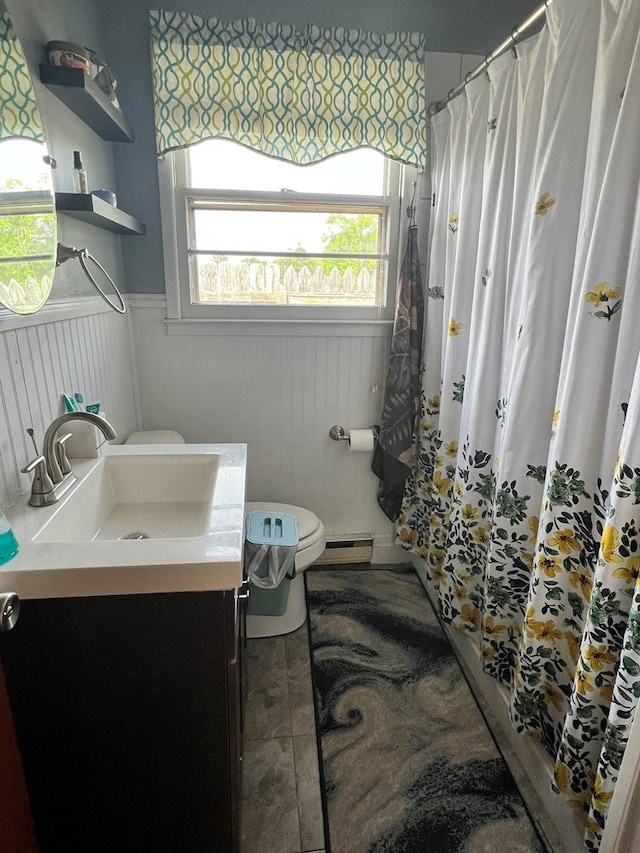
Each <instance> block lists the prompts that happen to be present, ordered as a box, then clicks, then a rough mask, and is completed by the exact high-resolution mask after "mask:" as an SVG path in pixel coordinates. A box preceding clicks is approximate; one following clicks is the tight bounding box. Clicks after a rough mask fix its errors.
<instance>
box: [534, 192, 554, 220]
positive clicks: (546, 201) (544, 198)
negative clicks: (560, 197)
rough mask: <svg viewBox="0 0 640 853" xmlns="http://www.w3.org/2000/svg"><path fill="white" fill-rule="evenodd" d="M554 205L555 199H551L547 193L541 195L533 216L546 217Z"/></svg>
mask: <svg viewBox="0 0 640 853" xmlns="http://www.w3.org/2000/svg"><path fill="white" fill-rule="evenodd" d="M555 203H556V200H555V198H551V196H550V195H549V193H542V195H541V196H540V198H539V199H538V201H537V202H536V207H535V215H536V216H546V215H547V213H548V212H549V211H550V210H551V208H552V207H553V205H554V204H555Z"/></svg>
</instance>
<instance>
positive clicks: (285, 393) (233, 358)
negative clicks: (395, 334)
mask: <svg viewBox="0 0 640 853" xmlns="http://www.w3.org/2000/svg"><path fill="white" fill-rule="evenodd" d="M131 315H132V322H133V333H134V340H135V350H136V364H137V371H138V382H139V400H140V411H141V421H142V424H143V428H144V429H174V430H177V431H178V432H180V433H181V434H182V435H183V436H184V437H185V439H186V441H189V442H219V441H222V442H226V441H231V442H234V441H235V442H243V443H246V444H247V445H248V448H249V454H248V458H249V463H248V477H247V499H248V500H251V501H259V500H274V501H281V502H284V503H292V504H297V505H299V506H304V507H307V508H308V509H311V510H313V511H314V512H315V513H316V514H317V515H318V516H319V517H320V518H321V519H322V520H323V522H324V524H325V527H326V528H327V532H328V534H329V535H332V534H354V533H363V532H368V533H372V534H374V535H376V534H378V535H379V534H387V535H388V534H390V532H391V531H392V529H393V528H392V525H391V523H390V522H389V520H388V519H387V518H386V516H385V515H384V514H383V513H382V511H381V510H380V508H379V507H378V504H377V502H376V489H377V483H378V481H377V479H376V477H375V476H374V475H373V474H372V472H371V469H370V464H371V454H369V453H350V452H349V448H348V446H347V443H346V442H344V441H341V442H336V441H332V440H331V439H330V438H329V429H330V427H331V426H333V425H334V424H341V425H342V426H344V427H345V429H349V428H361V427H367V426H369V425H371V424H373V423H378V422H379V419H380V409H381V399H382V390H383V387H384V377H385V375H386V361H387V353H388V349H389V337H388V336H380V335H377V336H374V335H372V336H368V337H366V336H365V337H363V336H357V337H356V336H349V335H348V333H347V332H345V335H344V336H341V337H335V336H334V337H325V336H322V335H320V334H309V335H306V336H286V335H284V334H282V335H280V336H278V335H266V334H262V335H261V334H260V333H259V331H258V332H257V333H256V334H255V336H242V337H240V336H238V337H234V336H233V335H230V334H221V335H216V334H208V335H169V334H168V333H167V329H166V326H165V324H164V316H165V310H164V308H163V307H162V308H160V307H152V303H151V302H150V304H149V305H146V306H145V305H142V304H140V305H138V306H137V307H136V306H135V303H134V307H132V311H131Z"/></svg>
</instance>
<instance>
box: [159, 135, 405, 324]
mask: <svg viewBox="0 0 640 853" xmlns="http://www.w3.org/2000/svg"><path fill="white" fill-rule="evenodd" d="M407 171H408V169H407V167H402V166H400V165H399V164H397V163H396V162H394V161H392V160H390V159H389V158H386V157H385V156H384V155H383V154H381V153H380V152H377V151H373V150H370V149H365V148H361V149H356V150H353V151H349V152H346V153H343V154H339V155H336V156H334V157H330V158H328V159H325V160H322V161H320V162H318V163H314V164H310V165H304V166H299V165H295V164H292V163H289V162H286V161H283V160H278V159H275V158H272V157H268V156H266V155H264V154H260V153H258V152H256V151H252V150H250V149H248V148H245V147H243V146H240V145H237V144H235V143H233V142H230V141H228V140H223V139H209V140H205V141H203V142H201V143H199V144H197V145H193V146H190V147H189V148H186V149H183V150H180V151H175V152H172V153H170V154H168V155H166V157H165V158H164V159H163V160H161V161H160V174H161V183H162V198H163V229H164V239H165V265H166V269H167V279H168V280H167V294H168V302H169V316H170V317H174V318H186V319H189V318H191V319H193V318H220V319H224V318H227V319H231V318H236V319H237V318H244V319H254V320H255V319H263V320H269V319H287V320H296V319H297V320H309V319H313V320H323V321H327V320H388V319H392V316H393V309H394V286H395V279H396V276H397V255H398V231H399V229H398V219H399V210H400V186H401V179H402V178H403V173H406V172H407ZM404 177H405V179H406V174H404ZM410 177H412V176H410ZM172 278H173V279H174V280H173V281H172ZM177 282H179V284H177ZM171 294H172V295H173V297H174V298H173V299H171V298H170V295H171Z"/></svg>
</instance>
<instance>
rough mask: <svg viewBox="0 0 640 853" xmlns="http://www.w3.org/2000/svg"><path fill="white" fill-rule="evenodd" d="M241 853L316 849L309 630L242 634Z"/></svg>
mask: <svg viewBox="0 0 640 853" xmlns="http://www.w3.org/2000/svg"><path fill="white" fill-rule="evenodd" d="M247 666H248V672H247V682H248V694H247V703H246V713H245V729H244V757H243V771H242V772H243V781H242V816H241V821H242V839H241V846H240V850H241V853H311V851H313V853H322V851H324V828H323V821H322V805H321V799H320V779H319V773H318V749H317V742H316V727H315V716H314V710H313V694H312V688H311V664H310V659H309V635H308V631H307V625H306V623H305V624H304V625H302V627H301V628H299V629H298V630H297V631H294V632H292V633H291V634H285V635H284V636H280V637H264V638H261V639H250V640H247Z"/></svg>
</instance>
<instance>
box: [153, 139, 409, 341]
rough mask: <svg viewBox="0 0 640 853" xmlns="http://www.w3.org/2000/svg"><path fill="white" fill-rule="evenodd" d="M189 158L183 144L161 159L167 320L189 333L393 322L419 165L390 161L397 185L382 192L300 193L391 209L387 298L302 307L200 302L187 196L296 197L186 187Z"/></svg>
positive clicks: (301, 198) (304, 198)
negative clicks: (192, 269) (406, 212)
mask: <svg viewBox="0 0 640 853" xmlns="http://www.w3.org/2000/svg"><path fill="white" fill-rule="evenodd" d="M187 173H188V158H187V156H186V149H179V150H177V151H174V152H170V153H169V154H165V155H162V156H161V157H160V158H159V159H158V176H159V184H160V208H161V219H162V238H163V254H164V266H165V289H166V298H167V321H168V323H169V324H171V323H172V322H174V323H175V324H176V326H178V325H180V324H182V325H181V328H180V329H178V328H175V329H174V331H176V332H180V331H182V332H185V331H187V330H188V329H189V326H191V329H192V331H201V329H199V330H197V329H196V328H195V324H196V323H197V321H204V322H206V323H207V324H211V325H213V324H215V323H226V324H229V323H231V324H234V325H235V327H236V329H237V328H238V326H237V324H238V323H241V322H243V321H244V322H246V323H248V324H249V325H248V328H251V329H253V330H254V331H255V326H256V324H257V323H265V324H278V325H279V324H280V323H285V324H287V325H288V326H292V325H295V324H296V323H300V324H303V325H304V324H321V325H341V326H342V325H344V324H345V323H347V324H354V325H359V324H362V325H371V324H375V325H383V326H385V327H388V326H389V325H390V324H391V323H392V322H393V317H394V313H395V302H396V283H397V278H398V273H399V258H400V242H401V239H402V236H401V235H402V232H403V229H402V228H401V218H402V217H401V213H400V211H401V204H402V198H403V197H405V194H406V193H407V192H408V189H409V188H410V186H411V182H412V181H415V180H416V178H417V169H415V168H412V167H408V166H404V165H402V164H400V163H398V162H394V161H391V160H389V161H388V167H387V188H386V189H388V190H393V192H389V193H388V194H385V195H382V196H350V195H345V196H342V195H319V194H307V193H298V192H296V193H295V201H296V203H305V202H308V203H309V204H313V203H314V202H316V203H317V202H321V203H326V202H336V203H356V204H362V205H371V204H376V205H380V204H382V205H384V206H385V207H387V209H388V220H389V238H388V246H389V250H388V261H387V281H386V303H385V305H383V306H359V307H351V306H300V305H264V304H234V305H224V304H218V303H215V304H214V303H211V304H206V305H203V304H197V303H193V302H192V301H191V293H190V279H189V253H188V243H187V240H188V231H187V228H188V222H187V219H188V199H189V198H190V197H193V198H197V197H211V196H212V195H213V194H214V193H215V197H216V198H225V197H226V198H236V199H238V198H244V199H247V198H251V199H258V198H260V199H267V198H268V199H273V200H286V201H291V200H292V199H291V193H288V192H284V193H283V192H275V193H267V192H263V191H261V192H258V191H256V192H247V191H242V190H225V191H222V190H220V191H217V190H214V193H212V189H214V188H208V189H202V188H193V187H188V186H187V183H188V181H187Z"/></svg>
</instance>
